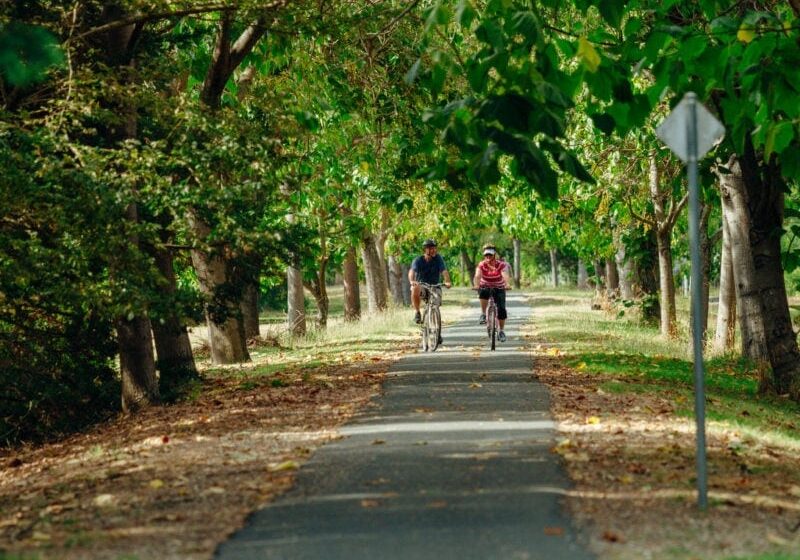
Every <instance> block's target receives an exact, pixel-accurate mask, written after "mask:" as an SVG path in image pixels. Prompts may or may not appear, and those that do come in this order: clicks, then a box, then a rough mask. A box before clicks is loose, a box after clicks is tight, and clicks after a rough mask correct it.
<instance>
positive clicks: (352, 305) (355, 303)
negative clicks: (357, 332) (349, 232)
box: [343, 245, 361, 321]
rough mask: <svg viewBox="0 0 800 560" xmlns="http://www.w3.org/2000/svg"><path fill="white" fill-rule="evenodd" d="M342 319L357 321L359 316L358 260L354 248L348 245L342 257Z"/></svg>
mask: <svg viewBox="0 0 800 560" xmlns="http://www.w3.org/2000/svg"><path fill="white" fill-rule="evenodd" d="M343 268H344V274H343V276H344V320H345V321H358V320H359V319H360V318H361V294H360V291H359V287H358V262H357V261H356V250H355V248H354V247H353V246H352V245H350V246H348V247H347V251H346V253H345V257H344V265H343Z"/></svg>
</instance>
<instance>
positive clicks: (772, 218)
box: [740, 136, 800, 401]
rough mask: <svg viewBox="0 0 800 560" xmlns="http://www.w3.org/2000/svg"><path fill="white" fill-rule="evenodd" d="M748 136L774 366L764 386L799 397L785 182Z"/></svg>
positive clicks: (753, 243) (799, 353)
mask: <svg viewBox="0 0 800 560" xmlns="http://www.w3.org/2000/svg"><path fill="white" fill-rule="evenodd" d="M749 138H750V137H749V136H748V137H747V140H746V142H745V153H744V154H743V156H742V158H741V162H740V163H741V169H742V177H743V179H744V184H745V188H746V190H747V195H748V208H749V210H750V218H751V222H750V226H751V227H750V248H751V251H752V255H753V265H754V267H755V280H756V289H757V290H758V293H759V295H760V297H761V305H762V307H761V309H762V311H763V314H764V315H763V316H764V320H765V324H766V325H767V329H766V334H767V348H768V350H769V360H770V365H771V366H772V371H771V372H768V371H767V372H765V375H764V376H763V377H762V382H761V390H762V391H771V392H775V393H777V394H786V393H788V394H790V395H791V397H792V399H794V400H796V401H800V349H798V347H797V335H796V334H795V332H794V329H793V328H792V319H791V316H790V314H789V300H788V297H787V294H786V285H785V284H784V279H783V265H782V263H781V235H782V232H783V204H784V199H783V196H784V195H783V193H784V189H785V183H784V181H783V177H782V175H781V171H780V169H779V168H778V167H777V163H776V162H775V161H772V162H771V163H767V164H764V165H759V160H758V159H757V156H756V154H755V152H754V150H753V146H752V144H751V143H750V141H749Z"/></svg>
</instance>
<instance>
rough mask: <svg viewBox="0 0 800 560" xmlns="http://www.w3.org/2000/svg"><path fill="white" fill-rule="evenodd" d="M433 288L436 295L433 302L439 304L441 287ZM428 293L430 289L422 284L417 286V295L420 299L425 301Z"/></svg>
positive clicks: (440, 301)
mask: <svg viewBox="0 0 800 560" xmlns="http://www.w3.org/2000/svg"><path fill="white" fill-rule="evenodd" d="M433 290H434V291H435V292H436V296H437V299H436V300H435V302H434V303H439V304H441V303H442V289H441V288H434V289H433ZM429 294H430V291H429V290H428V288H425V287H423V286H420V287H419V297H420V298H421V299H422V301H424V302H427V301H428V295H429Z"/></svg>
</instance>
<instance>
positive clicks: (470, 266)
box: [460, 249, 475, 286]
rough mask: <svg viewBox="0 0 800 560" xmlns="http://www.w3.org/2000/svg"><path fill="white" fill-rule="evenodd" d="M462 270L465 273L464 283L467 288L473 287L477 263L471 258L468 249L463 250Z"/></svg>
mask: <svg viewBox="0 0 800 560" xmlns="http://www.w3.org/2000/svg"><path fill="white" fill-rule="evenodd" d="M460 255H461V269H462V270H463V271H464V278H463V280H462V283H463V284H464V285H465V286H472V277H473V275H474V274H475V262H474V261H473V260H472V259H471V258H469V253H468V252H467V250H466V249H461V253H460Z"/></svg>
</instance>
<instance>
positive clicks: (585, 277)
mask: <svg viewBox="0 0 800 560" xmlns="http://www.w3.org/2000/svg"><path fill="white" fill-rule="evenodd" d="M578 289H579V290H588V289H589V271H588V270H586V262H584V261H583V260H581V259H578Z"/></svg>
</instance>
